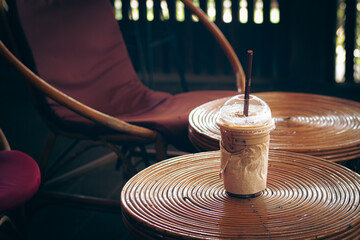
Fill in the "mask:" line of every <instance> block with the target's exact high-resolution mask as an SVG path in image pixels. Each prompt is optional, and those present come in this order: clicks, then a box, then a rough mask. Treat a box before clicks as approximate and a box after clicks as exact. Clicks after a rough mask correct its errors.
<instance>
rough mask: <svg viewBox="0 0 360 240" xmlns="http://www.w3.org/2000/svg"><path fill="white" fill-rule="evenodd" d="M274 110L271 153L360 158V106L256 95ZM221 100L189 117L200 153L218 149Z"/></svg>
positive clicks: (284, 95) (296, 96)
mask: <svg viewBox="0 0 360 240" xmlns="http://www.w3.org/2000/svg"><path fill="white" fill-rule="evenodd" d="M254 95H256V96H258V97H260V98H261V99H263V100H264V101H265V102H267V103H268V105H269V106H270V108H271V111H272V115H273V117H274V118H275V124H276V128H275V130H273V131H272V132H271V134H270V149H275V150H283V151H292V152H299V153H306V154H310V155H313V156H318V157H321V158H324V159H326V160H329V161H333V162H340V161H346V160H351V159H355V158H358V157H360V103H359V102H355V101H350V100H346V99H341V98H336V97H330V96H323V95H317V94H305V93H289V92H264V93H255V94H254ZM226 100H227V98H222V99H218V100H214V101H212V102H208V103H205V104H203V105H201V106H199V107H197V108H195V109H194V110H193V111H192V112H191V113H190V115H189V138H190V140H191V142H192V143H193V144H194V146H195V147H196V148H197V149H198V150H199V151H210V150H218V149H219V140H220V129H219V127H218V126H217V125H216V118H217V116H218V113H219V110H220V107H221V106H222V105H223V103H224V102H225V101H226Z"/></svg>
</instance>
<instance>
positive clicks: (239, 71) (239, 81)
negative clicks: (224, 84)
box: [181, 0, 245, 92]
mask: <svg viewBox="0 0 360 240" xmlns="http://www.w3.org/2000/svg"><path fill="white" fill-rule="evenodd" d="M181 1H182V2H183V3H184V4H185V6H186V7H187V8H189V9H190V11H191V12H193V14H195V15H196V16H197V17H198V18H199V19H200V21H201V22H202V23H203V24H204V25H205V27H206V28H207V29H208V30H209V31H210V32H211V33H212V35H213V36H214V37H215V39H216V40H217V42H218V43H219V45H220V47H221V48H222V49H223V51H224V52H225V55H226V56H227V58H228V59H229V61H230V64H231V66H232V68H233V71H234V73H235V77H236V85H237V90H238V92H244V91H245V74H244V70H243V68H242V66H241V64H240V61H239V59H238V57H237V56H236V53H235V51H234V49H233V48H232V47H231V45H230V43H229V42H228V40H227V39H226V38H225V36H224V34H223V33H222V32H221V30H220V29H219V28H218V27H217V26H216V25H215V24H214V23H213V22H211V21H209V19H208V17H207V15H206V14H205V13H204V11H203V10H201V8H198V7H196V6H195V5H194V4H193V3H192V1H191V0H181Z"/></svg>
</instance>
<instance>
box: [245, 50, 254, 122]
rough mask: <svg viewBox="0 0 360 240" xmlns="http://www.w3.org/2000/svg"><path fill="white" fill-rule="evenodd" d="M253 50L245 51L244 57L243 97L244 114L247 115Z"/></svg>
mask: <svg viewBox="0 0 360 240" xmlns="http://www.w3.org/2000/svg"><path fill="white" fill-rule="evenodd" d="M253 55H254V53H253V51H252V50H248V51H247V57H246V82H245V85H246V86H245V98H244V115H245V116H246V117H247V116H248V115H249V95H250V84H251V69H252V59H253Z"/></svg>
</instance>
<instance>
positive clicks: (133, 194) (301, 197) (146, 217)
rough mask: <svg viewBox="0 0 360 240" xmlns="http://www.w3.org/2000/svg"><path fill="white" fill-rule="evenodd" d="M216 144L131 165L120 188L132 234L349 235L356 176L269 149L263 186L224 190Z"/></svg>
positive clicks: (359, 229)
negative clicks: (252, 192) (136, 168)
mask: <svg viewBox="0 0 360 240" xmlns="http://www.w3.org/2000/svg"><path fill="white" fill-rule="evenodd" d="M219 165H220V153H219V151H213V152H204V153H197V154H189V155H183V156H180V157H176V158H172V159H168V160H165V161H162V162H160V163H157V164H154V165H152V166H150V167H148V168H146V169H145V170H143V171H141V172H139V173H138V174H137V175H135V176H134V177H133V178H131V179H130V180H129V181H128V182H127V183H126V185H125V186H124V188H123V190H122V194H121V204H122V210H123V220H124V222H125V224H126V226H127V227H128V229H129V230H130V231H132V232H133V233H134V234H135V235H136V236H137V237H139V239H160V238H165V239H176V238H181V239H214V238H216V239H224V238H228V239H234V238H241V239H309V238H311V239H315V238H326V239H354V238H356V237H358V236H359V233H360V202H359V200H360V176H359V175H358V174H356V173H355V172H353V171H351V170H349V169H347V168H345V167H342V166H341V165H339V164H337V163H333V162H330V161H325V160H323V159H321V158H317V157H313V156H310V155H305V154H299V153H291V152H282V151H273V150H271V151H270V154H269V170H268V183H267V189H266V190H264V191H263V193H262V194H261V195H260V196H258V197H256V198H251V199H239V198H233V197H230V196H228V195H227V193H226V192H225V190H224V188H223V184H222V180H221V179H220V178H219Z"/></svg>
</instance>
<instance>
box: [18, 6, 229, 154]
mask: <svg viewBox="0 0 360 240" xmlns="http://www.w3.org/2000/svg"><path fill="white" fill-rule="evenodd" d="M17 4H18V11H19V16H20V21H21V23H22V26H23V29H24V32H25V35H26V37H27V40H28V42H29V45H30V48H31V50H32V52H33V56H34V60H35V64H36V68H37V70H38V73H39V75H40V76H41V77H43V78H44V79H45V80H46V81H48V82H49V83H50V84H52V85H53V86H55V87H56V88H58V89H59V90H61V91H63V92H64V93H66V94H68V95H70V96H71V97H73V98H75V99H77V100H79V101H80V102H82V103H84V104H86V105H88V106H91V107H93V108H95V109H97V110H99V111H102V112H104V113H107V114H109V115H112V116H116V117H118V118H120V119H122V120H124V121H128V122H131V123H135V124H138V125H141V126H146V127H149V128H151V129H154V130H157V131H160V132H161V133H162V134H163V135H164V136H165V138H166V140H167V141H168V142H170V143H172V144H174V145H175V146H176V147H178V148H180V149H181V150H187V151H189V150H191V151H193V150H194V149H193V148H192V147H191V145H190V141H189V140H188V137H187V136H188V133H187V131H188V129H187V125H188V114H189V112H190V111H191V110H192V109H193V108H195V107H197V106H198V105H201V104H203V103H205V102H207V101H209V100H213V99H216V98H220V97H225V96H231V95H235V94H236V92H234V91H208V92H206V91H204V92H190V93H184V94H178V95H174V96H172V95H170V94H168V93H164V92H156V91H152V90H150V89H148V88H147V87H145V86H144V85H143V84H142V83H141V82H140V81H139V79H138V77H137V75H136V73H135V71H134V69H133V66H132V64H131V60H130V58H129V55H128V52H127V50H126V46H125V43H124V41H123V38H122V34H121V32H120V29H119V26H118V24H117V22H116V20H115V17H114V12H113V7H112V6H111V4H110V1H102V0H76V1H74V0H57V1H47V0H39V1H27V0H17ZM53 110H54V111H55V113H56V114H57V115H58V116H59V117H61V118H63V119H67V120H69V121H75V122H88V121H87V120H85V119H83V118H81V117H79V116H77V115H76V114H75V113H73V112H71V111H69V110H67V109H66V108H64V107H62V106H59V105H57V104H55V103H54V104H53ZM75 129H76V130H78V131H80V129H82V131H86V128H85V129H84V128H78V127H76V128H75ZM88 129H89V130H88V131H89V132H90V130H91V132H92V133H93V132H95V131H94V128H93V127H91V126H90V128H88Z"/></svg>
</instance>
